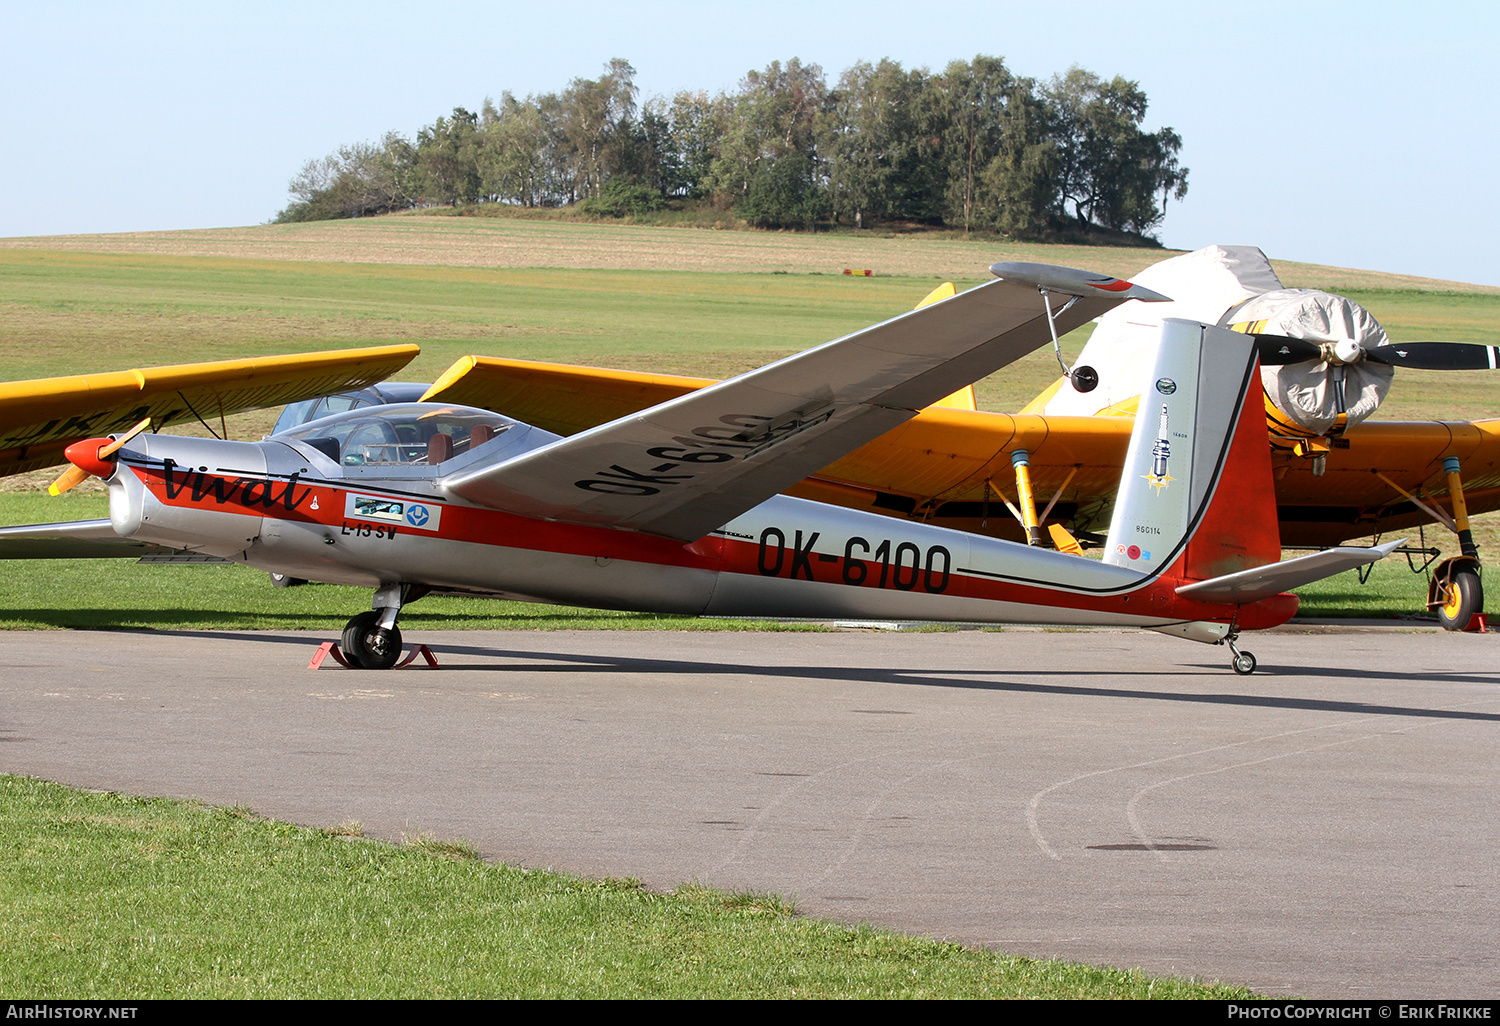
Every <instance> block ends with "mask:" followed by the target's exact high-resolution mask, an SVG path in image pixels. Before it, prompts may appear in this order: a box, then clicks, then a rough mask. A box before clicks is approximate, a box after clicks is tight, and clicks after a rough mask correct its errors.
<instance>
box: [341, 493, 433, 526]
mask: <svg viewBox="0 0 1500 1026" xmlns="http://www.w3.org/2000/svg"><path fill="white" fill-rule="evenodd" d="M344 516H346V517H349V518H351V519H354V520H381V521H385V522H386V523H391V524H402V525H403V526H406V527H414V528H416V529H417V530H419V531H436V530H437V529H438V523H439V521H440V520H442V516H443V509H442V507H441V506H439V505H437V504H436V503H428V502H406V501H403V500H401V499H392V498H388V497H386V496H383V495H357V494H355V493H353V492H351V493H349V496H348V497H347V498H346V499H345V500H344Z"/></svg>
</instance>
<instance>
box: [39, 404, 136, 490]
mask: <svg viewBox="0 0 1500 1026" xmlns="http://www.w3.org/2000/svg"><path fill="white" fill-rule="evenodd" d="M150 426H151V418H150V417H143V418H141V420H140V422H139V423H137V424H136V425H135V426H134V427H132V428H131V429H130V430H129V431H127V432H125V433H124V434H123V435H120V436H119V437H118V438H116V439H115V440H114V441H112V442H108V443H106V444H104V445H101V446H99V448H98V449H97V450H96V453H97V455H84V456H83V458H84V459H94V460H97V461H99V462H109V458H110V457H111V456H113V455H114V454H115V453H117V452H119V451H120V450H121V449H123V448H124V447H125V443H126V442H128V441H130V440H131V439H132V438H134V437H135V436H136V435H138V434H140V433H141V432H142V431H144V430H146V429H147V428H148V427H150ZM91 441H94V439H88V440H87V441H83V442H75V443H74V445H84V446H86V445H87V444H88V442H91ZM72 448H73V446H71V445H70V446H68V449H69V450H70V451H69V453H68V455H69V457H70V458H71V457H72V455H73V453H72V452H71V450H72ZM90 473H91V472H90V471H88V470H85V469H84V468H83V467H82V466H81V465H80V464H78V463H74V464H73V465H72V466H71V467H69V468H68V469H67V470H64V471H63V472H62V474H61V476H59V477H58V479H57V480H56V481H53V482H52V483H51V484H50V485H48V486H47V494H48V495H61V494H62V493H63V492H66V491H68V490H69V489H71V488H73V487H75V486H76V485H78V484H81V483H82V482H83V479H84V478H86V477H88V476H89V474H90Z"/></svg>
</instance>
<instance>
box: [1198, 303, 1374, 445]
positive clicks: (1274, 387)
mask: <svg viewBox="0 0 1500 1026" xmlns="http://www.w3.org/2000/svg"><path fill="white" fill-rule="evenodd" d="M1261 321H1263V322H1264V323H1256V322H1261ZM1244 322H1250V323H1251V324H1255V330H1256V331H1257V332H1263V333H1265V334H1267V335H1290V336H1291V337H1292V338H1305V339H1308V340H1309V341H1312V342H1341V341H1344V340H1346V339H1347V340H1352V341H1354V342H1357V343H1358V344H1359V345H1360V347H1361V348H1364V349H1371V348H1373V347H1375V346H1383V345H1385V344H1386V343H1387V342H1388V341H1389V339H1387V338H1386V334H1385V329H1384V328H1382V327H1381V326H1380V322H1379V321H1377V320H1376V319H1375V318H1374V316H1373V315H1372V314H1371V313H1370V311H1368V310H1366V309H1365V308H1364V307H1362V306H1360V305H1359V304H1358V303H1356V302H1354V301H1353V300H1352V299H1345V298H1344V297H1343V296H1335V295H1333V294H1332V293H1329V292H1320V291H1318V290H1317V289H1277V290H1276V291H1274V292H1266V293H1263V294H1261V295H1259V296H1256V297H1255V298H1254V299H1251V300H1249V301H1248V302H1246V303H1245V304H1244V305H1243V306H1240V307H1239V308H1238V309H1236V310H1231V311H1229V313H1228V314H1226V315H1225V323H1226V324H1240V323H1244ZM1395 373H1396V371H1395V368H1393V367H1391V366H1389V365H1387V364H1383V363H1370V362H1369V361H1361V362H1359V363H1356V364H1353V365H1351V366H1347V367H1330V366H1329V365H1328V364H1327V363H1325V362H1323V361H1321V360H1320V361H1318V362H1316V363H1313V362H1307V363H1289V364H1285V365H1283V366H1280V367H1262V368H1261V369H1260V379H1261V383H1262V384H1264V385H1265V387H1266V395H1268V396H1270V397H1271V401H1272V402H1273V403H1275V404H1276V406H1277V408H1278V409H1280V410H1281V412H1282V413H1284V414H1286V415H1287V417H1289V418H1290V419H1291V420H1292V421H1293V422H1294V423H1295V424H1296V425H1297V426H1298V427H1300V428H1303V429H1304V430H1307V431H1311V432H1312V433H1313V434H1315V435H1321V434H1323V433H1324V432H1326V431H1327V430H1328V429H1329V428H1331V427H1333V425H1334V423H1335V421H1336V420H1337V419H1338V402H1337V398H1336V396H1335V391H1334V389H1335V383H1336V381H1337V380H1338V377H1339V375H1342V376H1343V379H1344V404H1345V407H1346V410H1345V412H1346V413H1347V414H1348V421H1347V423H1349V424H1358V423H1359V422H1360V421H1362V420H1364V419H1365V418H1366V417H1368V416H1369V415H1370V414H1372V413H1374V412H1375V411H1376V409H1378V408H1379V406H1380V404H1381V402H1382V401H1383V400H1384V399H1385V394H1386V393H1387V392H1388V391H1390V388H1391V377H1392V376H1393V375H1394V374H1395Z"/></svg>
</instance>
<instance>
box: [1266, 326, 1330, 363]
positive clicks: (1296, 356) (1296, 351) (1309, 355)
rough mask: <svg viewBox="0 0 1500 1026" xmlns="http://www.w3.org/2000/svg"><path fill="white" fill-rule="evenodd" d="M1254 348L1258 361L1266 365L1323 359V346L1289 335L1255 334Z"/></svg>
mask: <svg viewBox="0 0 1500 1026" xmlns="http://www.w3.org/2000/svg"><path fill="white" fill-rule="evenodd" d="M1253 337H1254V338H1255V348H1256V350H1257V351H1258V352H1259V353H1260V362H1261V363H1263V364H1265V365H1266V366H1267V367H1279V366H1281V365H1283V364H1288V363H1307V362H1308V361H1310V360H1321V359H1323V347H1322V346H1321V345H1319V344H1318V343H1316V342H1309V341H1308V340H1307V339H1305V338H1292V337H1291V336H1290V335H1260V334H1255V335H1254V336H1253Z"/></svg>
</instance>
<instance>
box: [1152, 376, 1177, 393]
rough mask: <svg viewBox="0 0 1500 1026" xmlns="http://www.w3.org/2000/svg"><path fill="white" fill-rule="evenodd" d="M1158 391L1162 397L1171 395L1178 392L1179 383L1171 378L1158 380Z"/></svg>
mask: <svg viewBox="0 0 1500 1026" xmlns="http://www.w3.org/2000/svg"><path fill="white" fill-rule="evenodd" d="M1156 390H1157V391H1158V392H1160V393H1161V394H1162V395H1171V394H1172V393H1173V392H1175V391H1177V382H1175V381H1173V380H1172V379H1171V378H1157V379H1156Z"/></svg>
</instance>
